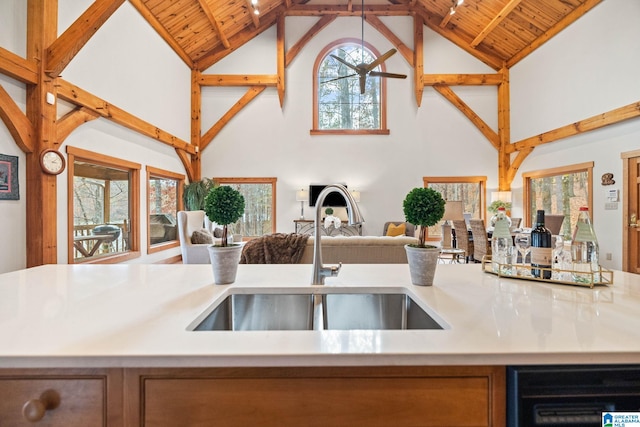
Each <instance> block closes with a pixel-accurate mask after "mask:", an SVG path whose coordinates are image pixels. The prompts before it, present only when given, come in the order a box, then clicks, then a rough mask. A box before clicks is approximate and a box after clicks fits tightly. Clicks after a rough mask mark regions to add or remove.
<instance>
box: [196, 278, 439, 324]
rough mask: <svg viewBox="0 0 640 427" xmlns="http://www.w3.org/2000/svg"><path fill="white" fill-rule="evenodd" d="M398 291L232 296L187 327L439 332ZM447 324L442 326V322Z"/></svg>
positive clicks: (424, 312) (272, 291) (271, 291)
mask: <svg viewBox="0 0 640 427" xmlns="http://www.w3.org/2000/svg"><path fill="white" fill-rule="evenodd" d="M432 314H433V316H432V315H430V314H429V313H427V310H425V309H423V308H422V307H421V306H420V305H419V304H418V303H417V302H416V301H415V300H414V299H413V298H412V297H411V296H410V295H407V294H406V293H404V292H402V291H401V290H397V291H396V290H393V291H392V292H389V291H380V292H377V291H376V292H372V291H371V290H362V289H359V288H355V289H354V288H349V289H342V290H338V291H336V290H335V289H329V290H327V288H323V289H322V291H321V292H319V291H318V290H315V291H313V290H312V288H310V289H309V290H308V291H300V292H297V291H296V292H293V291H291V290H290V289H286V290H277V289H268V290H260V291H257V292H255V293H231V294H230V295H228V296H227V297H225V298H224V299H223V300H222V301H220V302H219V303H217V304H214V305H212V306H211V307H210V308H209V309H207V310H206V311H205V312H204V313H203V314H201V315H200V316H198V318H197V319H196V320H194V321H193V322H192V324H191V325H190V326H189V327H188V329H189V330H192V331H285V330H288V331H291V330H356V329H365V330H372V329H378V330H389V329H393V330H402V329H444V327H443V326H442V324H444V322H443V321H442V320H438V321H436V320H435V319H434V317H437V315H436V314H435V313H432ZM445 325H446V324H445Z"/></svg>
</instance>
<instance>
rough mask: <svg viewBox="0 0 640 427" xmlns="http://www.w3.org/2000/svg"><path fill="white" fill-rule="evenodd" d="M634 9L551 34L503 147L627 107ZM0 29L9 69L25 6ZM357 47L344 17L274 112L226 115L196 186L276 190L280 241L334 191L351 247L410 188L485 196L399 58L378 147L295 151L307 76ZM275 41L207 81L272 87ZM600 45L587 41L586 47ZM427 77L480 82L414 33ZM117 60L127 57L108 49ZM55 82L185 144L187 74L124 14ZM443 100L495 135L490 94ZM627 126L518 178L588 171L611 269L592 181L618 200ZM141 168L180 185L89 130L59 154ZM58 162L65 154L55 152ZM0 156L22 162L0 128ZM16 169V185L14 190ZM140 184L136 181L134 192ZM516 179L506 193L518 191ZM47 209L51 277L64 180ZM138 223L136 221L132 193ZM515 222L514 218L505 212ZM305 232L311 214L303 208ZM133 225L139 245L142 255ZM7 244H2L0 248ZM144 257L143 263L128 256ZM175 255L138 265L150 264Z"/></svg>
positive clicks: (18, 225)
mask: <svg viewBox="0 0 640 427" xmlns="http://www.w3.org/2000/svg"><path fill="white" fill-rule="evenodd" d="M59 3H60V4H59V6H60V18H59V25H60V29H61V31H62V30H63V29H64V28H66V27H67V26H68V25H69V24H70V23H71V22H73V20H74V19H76V18H77V16H79V15H80V13H81V12H82V11H83V10H85V9H86V7H88V6H89V5H90V4H91V3H92V1H91V0H60V2H59ZM639 13H640V3H638V2H635V1H632V0H608V1H607V2H603V3H602V4H600V5H599V6H597V7H596V8H595V9H594V10H593V11H591V12H589V13H588V14H587V15H586V16H585V17H583V18H582V19H581V20H580V21H578V22H577V23H575V24H573V25H572V26H571V27H570V28H569V29H567V30H566V31H565V32H563V33H562V34H561V35H559V36H557V37H555V38H554V39H553V40H551V41H550V42H548V43H547V44H545V45H544V46H542V47H541V48H540V49H538V50H537V51H536V52H534V53H533V54H531V55H530V56H529V57H528V58H526V59H525V60H524V61H523V62H522V63H521V64H518V65H517V66H516V67H514V68H513V69H512V71H511V83H512V89H511V96H512V120H513V122H512V140H513V141H516V140H519V139H522V138H525V137H528V136H532V135H534V134H537V133H540V132H544V131H547V130H550V129H553V128H555V127H558V126H562V125H565V124H568V123H570V122H572V121H577V120H580V119H583V118H586V117H589V116H591V115H594V114H597V113H600V112H604V111H607V110H610V109H613V108H617V107H619V106H622V105H626V104H629V103H631V102H634V101H637V100H638V99H640V87H639V85H640V83H639V82H640V79H637V78H636V77H635V76H636V74H637V73H635V70H637V69H639V67H638V66H639V65H640V58H639V55H638V53H637V52H638V42H637V41H636V40H640V37H639V36H640V29H638V26H637V25H636V22H635V21H637V17H638V16H639ZM0 16H2V17H3V18H4V17H5V16H11V17H15V19H13V18H12V19H11V22H9V23H8V25H6V26H5V25H4V24H5V20H4V19H3V25H2V26H0V46H2V47H4V48H6V49H9V50H11V51H13V52H16V53H18V54H20V55H24V52H25V48H24V43H25V36H24V28H25V22H26V4H25V2H23V1H22V0H3V1H1V2H0ZM382 19H383V21H384V22H385V24H387V25H388V26H389V27H390V28H391V29H392V30H393V31H394V32H395V33H396V34H397V35H398V36H399V37H400V38H401V39H402V40H403V41H404V42H405V43H406V44H407V45H408V46H410V47H411V46H412V44H413V42H412V35H411V34H412V25H411V20H410V18H408V17H384V18H382ZM315 21H316V18H309V17H288V18H287V19H286V27H287V34H286V44H287V46H291V45H293V44H294V43H295V42H296V41H297V40H298V38H299V37H300V36H301V35H302V34H304V33H305V32H306V31H307V29H308V28H310V27H311V26H312V25H313V23H314V22H315ZM343 37H360V25H359V19H358V18H346V17H345V18H339V19H337V20H336V21H334V22H333V23H332V24H331V25H329V26H328V27H327V28H325V29H324V30H323V31H322V32H321V33H320V34H318V35H317V36H316V37H315V38H314V39H312V40H311V42H310V43H309V44H308V45H307V46H306V47H305V48H304V49H303V50H302V52H301V53H300V54H299V55H298V57H296V58H295V60H294V61H293V62H292V63H291V65H290V66H289V67H288V68H287V70H286V99H285V105H284V108H283V109H281V108H280V105H279V101H278V96H277V93H276V91H275V89H273V88H269V89H267V90H266V91H265V92H263V93H262V94H261V95H259V96H258V97H257V98H256V99H255V100H254V101H253V102H252V103H251V104H250V105H249V106H248V107H247V108H245V109H244V110H243V111H242V112H241V113H240V114H238V115H237V116H236V117H235V118H234V119H233V120H232V121H231V122H230V123H229V124H228V125H227V126H226V127H225V128H224V129H223V130H222V131H221V132H220V134H219V136H218V137H217V138H216V139H215V140H214V142H213V143H212V144H211V145H210V146H209V147H208V148H207V150H205V151H204V153H203V175H204V176H231V177H233V176H256V177H261V176H275V177H277V178H278V187H277V230H278V231H282V232H290V231H292V230H293V219H296V218H298V216H299V213H300V204H299V202H296V201H295V191H296V190H297V189H299V188H302V187H306V186H307V185H308V184H309V183H329V182H333V181H335V182H346V183H347V184H348V185H349V187H350V188H353V189H358V190H360V191H361V194H362V200H361V202H360V205H361V207H362V210H363V213H364V215H365V218H366V220H367V222H366V223H365V225H364V232H365V233H366V234H380V233H381V232H382V225H383V223H384V222H385V221H387V220H397V219H402V207H401V204H402V200H403V198H404V196H405V194H406V193H407V192H408V191H409V190H410V189H411V188H413V187H418V186H421V185H422V177H423V176H456V175H486V176H487V177H488V187H489V189H495V188H496V187H497V185H498V182H497V156H496V151H495V149H494V148H493V147H492V146H491V145H490V144H489V143H488V142H487V141H486V140H485V138H484V137H483V136H482V135H481V134H480V132H479V131H478V130H477V129H475V127H473V126H472V125H471V124H470V123H469V121H468V120H467V119H466V118H465V117H464V116H463V115H462V114H461V113H460V112H459V111H458V110H457V109H456V108H454V107H453V106H451V105H450V104H449V103H448V101H446V100H445V99H444V98H443V97H442V96H440V95H439V94H437V93H436V92H434V91H433V90H431V89H429V88H427V89H425V93H424V96H423V99H422V106H421V107H420V108H418V107H417V105H416V103H415V99H414V95H413V87H412V78H413V76H412V70H411V69H410V67H409V65H408V64H407V63H406V61H405V60H404V58H403V57H402V56H401V55H400V54H396V55H394V56H393V57H392V58H390V59H389V60H388V61H387V62H386V66H387V71H390V72H397V73H405V74H407V75H408V76H409V77H408V78H407V79H406V80H388V83H389V86H388V120H387V122H388V128H389V129H390V131H391V134H390V135H389V136H313V137H312V136H310V135H309V129H311V122H312V105H311V102H312V92H311V91H312V71H313V70H312V67H313V63H314V61H315V59H316V57H317V55H318V54H319V52H320V51H321V50H322V49H323V48H324V47H325V46H326V45H328V44H329V43H331V42H332V41H334V40H336V39H339V38H343ZM275 38H276V35H275V29H271V30H268V31H266V32H265V33H263V34H262V35H260V36H259V37H257V38H256V39H254V40H253V41H251V42H249V43H248V44H247V45H246V46H244V47H242V48H241V49H239V50H238V51H236V52H234V53H232V54H231V55H229V56H228V57H227V58H225V59H223V60H222V61H220V62H219V63H218V64H216V65H215V66H213V67H212V68H211V69H210V70H207V72H210V73H239V74H241V73H244V74H252V73H256V74H257V73H275V71H276V62H275V61H276V47H275ZM365 39H366V40H367V41H368V42H369V43H371V44H373V45H374V46H375V47H376V49H377V50H378V51H380V52H385V51H386V50H388V49H390V48H391V47H392V46H391V45H390V43H389V42H388V41H387V40H386V39H385V38H384V37H382V36H381V35H380V34H379V33H377V31H376V30H374V29H373V28H371V27H369V26H368V25H367V26H365ZM601 39H602V40H601ZM424 40H425V46H424V53H425V72H426V73H483V72H493V71H492V70H491V69H489V68H488V67H487V66H485V65H484V64H482V63H481V62H479V61H477V60H476V59H474V58H473V57H471V56H470V55H468V54H467V53H465V52H464V51H462V50H461V49H459V48H457V47H456V46H454V45H452V44H451V43H449V42H448V41H446V40H444V39H443V38H441V37H440V36H438V35H437V34H435V33H433V32H431V31H430V30H428V29H427V28H425V35H424ZM123 46H126V47H127V49H123ZM63 78H64V79H65V80H68V81H70V82H72V83H74V84H77V85H78V86H80V87H82V88H84V89H86V90H88V91H90V92H92V93H94V94H96V95H97V96H100V97H103V98H104V99H106V100H108V101H109V102H111V103H113V104H115V105H117V106H118V107H120V108H123V109H125V110H127V111H130V112H131V113H133V114H136V115H139V116H140V117H141V118H143V119H144V120H147V121H149V122H150V123H153V124H157V125H158V126H160V127H161V128H163V129H164V130H166V131H168V132H171V133H173V134H175V135H177V136H179V137H181V138H183V139H185V140H188V138H189V112H190V109H189V96H190V95H189V92H190V91H189V85H190V73H189V70H188V68H187V67H186V66H185V65H184V64H183V63H182V62H181V61H180V59H179V58H178V57H177V56H176V55H175V54H174V53H173V52H171V50H170V49H169V47H168V46H167V45H166V44H165V43H164V42H163V41H162V40H161V39H160V37H159V36H157V35H156V34H155V33H154V32H153V30H151V28H150V27H149V25H148V24H146V23H145V22H144V21H143V19H142V18H141V17H140V16H139V15H138V13H137V12H136V11H135V10H134V8H133V7H132V6H131V5H130V4H129V3H128V2H125V3H124V4H123V5H122V6H121V7H120V8H119V9H118V11H117V12H116V13H115V14H114V16H113V17H112V18H111V19H110V20H109V21H108V22H107V23H106V24H105V25H104V26H103V28H101V29H100V30H99V31H98V33H97V34H96V35H95V36H94V37H93V38H92V39H91V40H90V41H89V43H88V44H87V45H86V46H85V47H84V48H83V50H82V51H81V52H80V53H79V54H78V56H77V57H76V58H74V60H73V61H72V63H71V64H70V65H69V66H68V67H67V69H65V70H64V72H63ZM0 84H2V86H3V87H4V88H5V89H6V90H7V91H8V92H9V93H10V94H11V95H12V97H13V99H15V100H16V102H18V103H19V104H20V106H21V107H22V108H24V85H23V84H20V83H18V82H15V81H13V80H12V79H9V78H6V77H3V76H1V75H0ZM454 91H455V92H456V93H457V94H458V95H459V96H460V97H461V98H463V99H464V101H465V102H467V103H468V104H469V105H470V106H471V107H472V108H473V109H474V110H475V111H476V112H477V113H478V114H479V115H480V116H481V117H482V118H483V119H484V120H485V121H486V122H487V123H488V124H489V125H490V126H492V127H493V128H494V129H496V127H497V126H496V123H497V102H496V90H495V88H476V87H461V88H454ZM244 92H245V90H244V89H241V88H206V89H205V90H204V92H203V108H202V115H203V122H204V124H203V127H204V130H206V129H207V128H208V127H209V126H211V125H212V124H213V123H215V122H216V121H217V120H218V118H219V117H221V116H222V114H224V113H225V112H226V111H227V109H228V108H229V107H230V106H231V105H233V104H234V103H235V102H236V101H237V100H238V99H239V98H240V97H241V96H242V94H243V93H244ZM638 136H640V121H638V120H634V121H632V122H629V123H625V124H621V125H615V126H611V127H609V128H606V129H603V130H600V131H598V132H593V133H590V134H587V135H584V136H581V137H576V138H572V139H570V140H566V141H561V142H558V143H553V144H549V145H547V146H543V147H539V148H537V149H536V150H535V151H534V152H533V153H532V154H531V155H530V156H529V157H528V158H527V159H526V161H525V162H524V164H523V165H522V167H521V168H520V171H521V172H526V171H529V170H538V169H544V168H549V167H554V166H561V165H567V164H573V163H579V162H583V161H591V160H594V161H595V173H594V175H595V176H594V177H595V180H596V182H595V188H596V194H595V197H594V202H595V204H594V208H595V209H594V211H595V212H594V220H595V224H596V231H597V232H598V236H599V239H600V241H601V246H602V252H603V253H606V252H612V253H613V261H612V263H611V265H610V266H612V267H616V268H619V267H620V266H621V260H620V257H619V254H620V252H621V246H620V245H621V231H620V232H618V231H616V232H614V233H611V232H609V231H607V232H605V228H606V229H607V230H609V227H605V224H611V226H612V227H613V229H614V230H621V214H622V213H621V211H620V210H618V211H606V212H605V211H604V210H603V209H602V206H603V203H604V200H603V195H602V193H603V191H602V190H603V187H601V186H600V185H599V177H600V175H601V174H602V173H604V172H613V173H614V175H615V178H616V181H617V183H618V184H616V186H615V187H617V188H621V186H620V183H621V179H622V177H621V172H622V171H621V161H620V152H623V151H628V150H631V149H637V148H638V146H639V144H638V142H637V141H638V140H639V139H638ZM66 144H68V145H73V146H75V147H80V148H84V149H88V150H92V151H96V152H99V153H103V154H106V155H110V156H117V157H125V158H127V159H128V160H131V161H134V162H139V163H140V164H142V165H143V169H142V170H143V171H144V166H145V165H152V166H155V167H159V168H163V169H168V170H172V171H175V172H184V170H183V168H182V165H181V163H180V162H179V161H178V159H177V156H176V155H175V153H174V150H172V149H170V148H169V147H167V146H165V145H163V144H159V143H157V142H155V141H152V140H150V139H149V138H146V137H142V136H139V135H137V134H135V133H133V132H131V131H128V130H126V129H124V128H122V127H120V126H118V125H115V124H113V123H111V122H108V121H106V120H104V119H99V120H95V121H92V122H90V123H87V124H84V125H82V126H81V127H79V128H78V129H77V130H76V131H74V132H73V133H72V134H71V135H70V136H69V138H67V140H66V141H65V145H66ZM62 151H63V152H64V147H63V148H62ZM0 152H2V153H4V154H12V155H17V156H19V157H20V161H21V164H23V163H24V156H23V155H22V153H21V152H20V150H19V149H18V148H17V146H16V145H15V144H14V143H13V141H12V138H11V137H10V135H9V134H8V131H7V129H6V128H5V127H4V125H3V124H0ZM24 176H25V175H24V170H21V171H20V185H21V186H22V188H23V191H24V188H25V182H24ZM145 178H146V177H145V175H144V173H143V175H142V179H143V182H144V180H145ZM521 182H522V181H521V176H520V174H518V176H517V177H516V179H515V180H514V182H513V185H514V187H515V188H514V189H515V190H516V191H518V188H519V189H520V191H521V186H522V184H521ZM58 192H59V193H58V196H59V201H58V206H59V207H60V209H61V210H60V212H59V219H58V229H59V242H60V243H59V248H60V249H59V262H66V217H67V212H66V197H67V195H66V175H65V174H63V175H62V176H60V177H59V178H58ZM141 199H142V205H141V211H142V213H143V216H144V213H145V212H146V202H145V200H146V194H145V188H144V187H143V188H142V194H141ZM514 209H515V210H516V211H517V209H518V206H517V202H516V207H515V208H514ZM305 214H306V217H307V218H312V217H313V210H312V209H311V208H309V207H306V208H305ZM0 217H1V218H2V219H3V220H4V221H0V232H1V233H2V236H3V241H8V242H10V245H7V244H3V245H0V272H3V271H10V270H13V269H17V268H22V267H24V263H25V257H24V253H25V250H26V245H25V244H24V242H23V241H24V235H25V227H26V225H25V224H26V223H25V219H24V218H25V205H24V197H23V198H22V200H21V201H18V202H15V203H14V202H4V201H3V202H0ZM145 228H146V227H144V224H143V227H142V235H141V237H142V241H143V242H144V241H146V232H145ZM5 239H6V240H5ZM143 252H144V250H143ZM177 252H178V251H177V250H175V251H173V252H172V251H168V252H164V253H159V254H154V255H153V256H143V257H142V258H140V259H139V260H136V262H153V261H155V260H158V259H160V258H165V257H167V256H169V255H172V254H174V253H177Z"/></svg>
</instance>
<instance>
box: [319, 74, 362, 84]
mask: <svg viewBox="0 0 640 427" xmlns="http://www.w3.org/2000/svg"><path fill="white" fill-rule="evenodd" d="M353 76H357V74H349V75H348V76H341V77H336V78H335V79H329V80H325V81H323V82H321V83H322V84H324V83H329V82H335V81H336V80H342V79H348V78H349V77H353Z"/></svg>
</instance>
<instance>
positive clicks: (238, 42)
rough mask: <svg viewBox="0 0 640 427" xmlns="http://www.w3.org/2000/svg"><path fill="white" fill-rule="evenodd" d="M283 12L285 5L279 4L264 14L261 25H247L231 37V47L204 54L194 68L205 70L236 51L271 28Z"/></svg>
mask: <svg viewBox="0 0 640 427" xmlns="http://www.w3.org/2000/svg"><path fill="white" fill-rule="evenodd" d="M282 12H284V7H283V6H279V7H277V8H275V9H273V10H271V11H269V13H267V14H265V15H263V16H262V19H261V20H260V26H259V27H257V28H255V29H254V28H251V27H245V28H244V29H243V30H242V31H240V32H238V33H236V34H234V35H233V36H231V37H229V43H230V44H231V48H229V49H223V50H215V51H213V52H211V53H209V54H207V55H205V56H203V57H202V58H200V59H199V60H198V61H197V62H196V63H195V64H194V68H195V69H197V70H200V71H204V70H206V69H207V68H209V67H210V66H212V65H213V64H215V63H216V62H218V61H220V60H221V59H222V58H224V57H226V56H227V55H229V54H230V53H232V52H235V50H236V49H238V48H239V47H241V46H242V45H243V44H245V43H246V42H248V41H249V40H251V39H253V38H254V37H256V36H257V35H259V34H261V33H262V32H264V31H266V30H267V29H269V28H271V26H272V25H273V24H275V23H276V20H277V19H278V15H280V14H281V13H282Z"/></svg>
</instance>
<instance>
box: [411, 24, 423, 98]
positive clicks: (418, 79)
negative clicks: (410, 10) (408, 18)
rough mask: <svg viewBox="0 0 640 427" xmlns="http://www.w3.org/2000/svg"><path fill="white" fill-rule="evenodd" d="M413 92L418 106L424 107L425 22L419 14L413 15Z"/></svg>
mask: <svg viewBox="0 0 640 427" xmlns="http://www.w3.org/2000/svg"><path fill="white" fill-rule="evenodd" d="M413 78H414V79H413V91H414V94H415V97H416V105H418V107H420V105H422V94H423V93H424V22H422V17H421V16H420V15H418V14H414V15H413Z"/></svg>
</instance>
